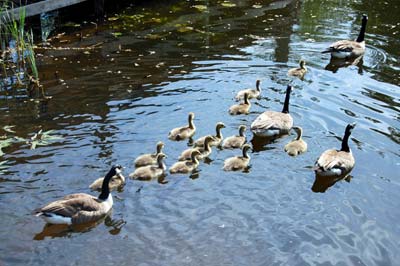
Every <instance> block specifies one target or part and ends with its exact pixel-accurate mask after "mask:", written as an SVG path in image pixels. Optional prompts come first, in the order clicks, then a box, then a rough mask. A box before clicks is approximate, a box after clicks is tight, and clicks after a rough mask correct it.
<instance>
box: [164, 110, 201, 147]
mask: <svg viewBox="0 0 400 266" xmlns="http://www.w3.org/2000/svg"><path fill="white" fill-rule="evenodd" d="M193 119H194V113H192V112H190V113H189V117H188V125H187V126H183V127H177V128H174V129H172V130H171V131H170V132H169V133H168V138H169V139H170V140H177V141H179V140H184V139H188V138H191V137H192V136H193V135H194V133H195V132H196V126H195V125H194V123H193Z"/></svg>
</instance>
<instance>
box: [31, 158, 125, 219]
mask: <svg viewBox="0 0 400 266" xmlns="http://www.w3.org/2000/svg"><path fill="white" fill-rule="evenodd" d="M121 169H122V167H121V166H119V165H116V166H113V167H112V168H111V170H110V171H109V172H108V173H107V175H106V176H105V178H104V181H103V184H102V189H101V194H100V195H99V196H98V197H94V196H92V195H89V194H86V193H76V194H70V195H67V196H65V197H63V198H62V199H59V200H56V201H53V202H51V203H49V204H47V205H45V206H44V207H41V208H38V209H36V210H35V211H34V214H35V215H36V216H38V217H42V218H43V219H44V220H45V221H46V222H47V223H52V224H82V223H88V222H93V221H96V220H98V219H101V218H103V217H105V216H106V215H107V214H108V212H109V211H110V210H111V208H112V205H113V199H112V195H111V194H110V190H109V182H110V180H111V178H112V177H113V176H114V175H117V174H120V172H121Z"/></svg>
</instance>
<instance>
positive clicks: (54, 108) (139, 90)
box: [0, 0, 400, 266]
mask: <svg viewBox="0 0 400 266" xmlns="http://www.w3.org/2000/svg"><path fill="white" fill-rule="evenodd" d="M349 2H350V1H289V0H287V1H245V0H241V1H240V0H238V1H233V0H232V1H230V2H222V1H189V2H186V1H181V2H179V1H178V2H177V3H175V4H164V5H160V6H156V7H154V6H151V7H150V6H144V7H140V8H129V9H126V10H124V11H123V12H121V13H120V14H116V15H115V16H110V17H111V18H110V21H108V22H106V23H105V24H103V25H101V26H99V28H98V30H97V32H96V29H95V26H93V25H91V24H89V23H88V24H86V25H84V26H83V28H82V30H80V29H79V28H77V30H76V31H74V30H71V28H68V32H73V33H71V34H67V35H65V36H62V37H60V39H59V40H58V39H54V40H53V41H52V44H53V45H54V46H57V47H74V49H69V50H67V49H63V50H38V51H37V52H38V53H40V54H41V57H40V58H39V60H38V65H39V72H40V73H41V80H42V83H43V84H44V86H45V87H46V89H47V93H48V94H49V95H51V96H53V99H52V100H51V101H50V102H49V104H48V106H47V107H46V108H42V109H40V108H37V107H36V106H35V105H34V104H33V103H28V104H24V103H22V102H21V101H22V100H23V99H22V100H20V101H17V100H15V99H11V98H8V99H7V98H6V97H5V96H4V95H2V98H1V100H0V109H1V114H0V125H1V126H2V127H3V126H14V127H12V128H11V129H12V131H14V132H11V131H6V130H4V129H0V132H1V133H0V134H1V135H2V136H3V137H2V138H3V139H10V138H12V137H19V138H24V139H27V138H30V137H32V136H33V134H34V133H35V132H37V131H38V130H39V129H43V130H44V131H48V130H54V131H52V132H51V133H50V135H51V136H58V137H60V138H54V139H50V140H49V141H48V142H49V143H47V144H46V143H39V145H38V146H37V147H36V148H35V149H30V147H31V144H30V143H26V142H25V141H21V140H20V139H15V138H14V139H13V142H12V143H11V144H10V145H7V147H3V148H2V151H3V152H4V154H3V155H0V162H2V163H1V165H0V173H1V176H0V217H1V219H0V250H1V255H0V264H1V265H17V264H21V265H99V264H102V265H141V266H144V265H218V266H220V265H385V266H386V265H397V264H398V261H399V260H400V255H399V251H400V248H399V239H400V227H399V226H398V220H399V217H400V210H399V207H398V206H399V203H400V194H399V189H400V174H399V173H400V161H399V156H400V146H399V144H400V121H399V120H400V115H399V114H400V112H399V108H400V93H399V82H400V74H399V73H400V72H399V69H400V63H399V60H400V52H399V50H398V48H399V47H400V42H399V34H400V20H399V18H398V14H399V13H400V5H399V2H398V1H394V0H392V1H352V2H351V3H349ZM195 5H197V6H196V7H194V6H195ZM364 13H366V14H368V16H369V21H368V25H367V33H366V43H367V51H366V54H365V56H364V58H363V61H362V62H361V63H360V64H358V65H356V66H349V67H342V68H335V67H334V66H332V65H328V63H329V56H327V55H322V54H321V53H320V51H321V50H323V49H324V48H325V47H327V46H328V45H329V44H330V43H331V42H333V41H336V40H339V39H355V38H356V36H357V34H358V31H359V28H360V19H361V15H362V14H364ZM81 31H82V33H83V39H82V40H79V38H78V37H77V36H76V35H75V34H76V33H79V32H81ZM91 45H97V46H96V48H95V49H92V50H87V49H83V50H80V49H76V48H79V47H88V46H91ZM85 51H86V52H85ZM301 58H303V59H305V60H306V61H307V66H308V69H309V73H308V74H307V75H306V77H305V80H304V81H300V80H291V79H290V78H289V77H287V75H286V73H287V70H288V69H289V68H291V67H294V66H296V65H297V63H298V61H299V59H301ZM327 65H328V66H327ZM326 68H327V69H326ZM56 71H58V76H56V75H55V74H54V73H55V72H56ZM256 79H261V82H262V83H261V86H262V89H263V95H262V99H261V100H259V101H253V105H252V108H251V113H250V114H249V115H247V116H235V117H233V116H229V114H228V108H229V106H230V105H232V104H233V103H234V100H233V97H234V95H235V93H236V92H237V91H238V90H240V89H243V88H246V87H253V86H254V84H255V80H256ZM288 83H291V84H292V85H293V86H294V91H293V93H292V98H291V107H290V111H291V114H292V116H293V118H294V123H295V125H299V126H301V127H303V129H304V139H305V140H306V141H307V143H308V147H309V151H308V152H307V153H305V154H304V155H301V156H299V157H296V158H291V157H289V156H287V155H286V154H285V153H284V152H283V146H284V145H285V144H286V143H287V142H288V141H290V139H291V138H293V136H286V137H283V138H280V139H277V140H275V141H273V142H272V143H261V142H259V141H254V140H253V141H252V138H253V136H252V134H251V133H250V132H247V137H248V140H249V142H250V143H252V144H253V149H254V152H252V153H251V157H252V159H251V164H252V168H251V170H250V172H249V173H227V172H223V171H222V169H221V168H222V165H223V162H224V160H225V159H226V158H228V157H230V156H232V155H236V154H238V153H240V152H239V151H226V150H216V149H214V150H213V153H212V155H211V156H210V159H211V160H212V161H211V162H210V163H209V164H204V163H202V164H201V165H200V167H199V170H200V171H199V175H198V176H196V177H197V178H195V179H192V178H189V177H188V176H183V175H180V176H172V175H169V176H167V180H168V183H167V184H164V185H162V184H158V183H157V182H147V183H140V182H138V181H133V180H128V182H127V184H126V186H125V188H124V189H123V191H120V192H114V208H113V209H114V210H113V214H112V217H111V218H108V219H106V220H105V221H104V222H101V223H100V224H98V225H97V226H92V227H78V228H74V229H73V230H69V229H67V228H60V227H45V225H44V222H43V221H42V220H41V219H39V218H36V217H33V216H31V215H30V212H31V211H32V210H33V209H35V208H37V207H39V206H41V205H42V204H44V203H47V202H49V201H52V200H55V199H57V198H59V197H61V196H63V195H65V194H69V193H75V192H89V189H88V186H89V184H90V183H91V182H92V181H93V180H94V179H96V178H97V177H99V176H101V175H103V174H104V173H105V171H107V170H108V169H109V167H110V165H112V164H114V163H119V164H122V165H124V166H125V167H126V169H125V174H126V175H128V174H129V173H130V172H131V171H133V169H134V168H133V165H132V162H133V160H134V158H135V157H137V156H138V155H139V154H141V153H148V152H153V151H154V149H155V144H156V143H157V141H160V140H162V141H164V142H165V143H166V147H165V153H166V154H167V155H168V158H167V160H166V163H167V165H168V166H171V165H172V164H173V163H174V162H175V161H176V159H177V157H178V155H179V154H180V152H181V151H182V150H183V149H185V148H187V144H186V143H185V142H178V143H177V142H171V141H169V140H168V139H167V134H168V131H169V130H170V129H172V128H174V127H177V126H180V125H183V124H184V123H186V120H187V114H188V112H191V111H192V112H194V113H195V114H196V119H195V124H196V126H197V128H198V129H197V133H196V135H195V137H196V138H197V137H200V136H203V135H205V134H209V133H213V132H214V130H215V129H214V126H215V124H216V123H217V122H218V121H223V122H224V123H225V125H226V126H227V128H225V129H223V131H222V133H223V135H224V136H230V135H233V134H236V133H237V127H238V126H239V125H240V124H245V125H247V126H250V124H251V122H252V121H253V120H254V119H255V118H256V117H257V116H258V114H260V113H261V112H263V111H265V110H280V109H281V106H282V102H283V99H284V91H285V88H286V85H287V84H288ZM350 122H357V126H356V128H355V130H354V131H353V134H352V137H351V141H350V142H349V145H350V147H351V148H352V151H353V154H354V156H355V159H356V167H355V168H354V170H353V171H352V176H353V178H352V179H351V181H350V182H349V183H348V182H345V181H340V182H337V183H336V184H334V185H333V186H331V187H328V186H325V187H324V188H323V189H324V190H325V189H326V192H325V193H314V192H313V191H312V190H311V187H312V186H313V184H314V174H313V171H312V170H311V167H312V165H313V163H314V161H315V159H316V158H317V157H318V156H319V154H321V152H323V151H324V150H325V149H328V148H339V147H340V138H341V137H342V134H343V131H344V128H345V126H346V124H347V123H350ZM6 129H7V128H6ZM40 144H44V145H40ZM142 185H143V188H142V189H141V190H140V192H137V190H138V189H139V188H140V187H141V186H142ZM115 196H117V197H115ZM121 222H124V223H123V224H122V225H119V226H118V224H119V223H121Z"/></svg>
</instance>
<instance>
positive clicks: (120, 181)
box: [89, 173, 125, 191]
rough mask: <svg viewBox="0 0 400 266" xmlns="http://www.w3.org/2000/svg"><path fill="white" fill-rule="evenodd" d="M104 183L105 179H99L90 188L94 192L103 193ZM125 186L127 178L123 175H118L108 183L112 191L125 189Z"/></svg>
mask: <svg viewBox="0 0 400 266" xmlns="http://www.w3.org/2000/svg"><path fill="white" fill-rule="evenodd" d="M103 181H104V177H100V178H97V179H96V180H95V181H94V182H93V183H92V184H91V185H90V186H89V188H90V189H91V190H92V191H101V187H102V185H103ZM124 185H125V177H124V176H123V175H122V173H119V174H116V175H115V176H113V177H111V180H110V183H108V187H109V188H110V191H113V190H116V189H118V188H120V187H123V186H124Z"/></svg>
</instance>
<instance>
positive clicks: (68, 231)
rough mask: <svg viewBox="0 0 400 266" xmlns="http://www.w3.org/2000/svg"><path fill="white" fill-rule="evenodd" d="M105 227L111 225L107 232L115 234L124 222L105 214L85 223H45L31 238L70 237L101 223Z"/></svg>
mask: <svg viewBox="0 0 400 266" xmlns="http://www.w3.org/2000/svg"><path fill="white" fill-rule="evenodd" d="M103 222H104V225H105V226H107V227H111V229H110V230H109V233H110V234H112V235H117V234H119V232H120V231H121V228H122V227H123V226H124V225H125V224H126V222H125V221H124V220H122V219H119V220H113V219H112V218H111V216H110V214H109V215H108V216H106V217H105V218H103V219H100V220H98V221H95V222H90V223H85V224H76V225H67V224H47V223H46V224H45V225H44V226H43V229H42V231H41V232H39V233H37V234H36V235H35V236H34V237H33V240H44V239H46V238H57V237H70V236H71V235H72V234H75V233H86V232H89V231H91V230H92V229H93V228H95V227H96V226H98V225H100V224H102V223H103Z"/></svg>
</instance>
